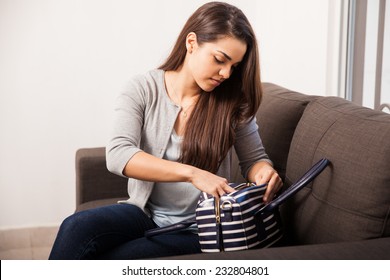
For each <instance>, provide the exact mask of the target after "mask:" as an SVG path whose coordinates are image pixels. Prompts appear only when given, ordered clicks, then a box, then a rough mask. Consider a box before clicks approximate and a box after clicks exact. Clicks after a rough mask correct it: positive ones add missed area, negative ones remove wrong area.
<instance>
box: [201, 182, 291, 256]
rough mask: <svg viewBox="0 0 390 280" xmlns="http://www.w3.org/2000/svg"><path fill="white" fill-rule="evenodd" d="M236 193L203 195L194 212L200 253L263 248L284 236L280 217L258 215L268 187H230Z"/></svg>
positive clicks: (268, 213) (253, 185) (276, 212)
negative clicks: (218, 196)
mask: <svg viewBox="0 0 390 280" xmlns="http://www.w3.org/2000/svg"><path fill="white" fill-rule="evenodd" d="M230 186H231V187H233V188H235V189H236V191H235V192H232V193H229V194H225V195H223V196H221V197H220V198H217V199H215V198H214V197H212V196H210V195H208V194H206V193H202V195H201V197H200V199H199V202H198V207H197V209H196V222H197V224H198V234H199V243H200V246H201V249H202V252H220V251H236V250H245V249H250V248H254V247H259V248H264V247H269V246H271V245H272V244H274V243H276V242H277V241H278V240H280V239H281V238H282V236H283V234H282V228H281V223H280V219H279V213H278V211H277V209H276V211H272V212H260V210H261V208H262V207H263V206H264V203H263V196H264V193H265V190H266V187H267V185H266V184H265V185H260V186H256V185H255V184H245V183H244V184H240V185H236V184H230Z"/></svg>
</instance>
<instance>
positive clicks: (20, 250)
mask: <svg viewBox="0 0 390 280" xmlns="http://www.w3.org/2000/svg"><path fill="white" fill-rule="evenodd" d="M57 231H58V227H38V228H23V229H10V230H0V259H1V260H47V258H48V257H49V253H50V250H51V247H52V245H53V242H54V239H55V237H56V235H57Z"/></svg>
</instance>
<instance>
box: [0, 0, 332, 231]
mask: <svg viewBox="0 0 390 280" xmlns="http://www.w3.org/2000/svg"><path fill="white" fill-rule="evenodd" d="M205 2H207V1H181V0H165V1H160V0H142V1H129V0H106V1H97V0H72V1H71V0H0V133H1V135H0V229H5V228H16V227H28V226H45V225H58V224H59V223H60V222H61V221H62V220H63V218H65V217H66V216H67V215H69V214H71V213H72V212H73V211H74V207H75V172H74V155H75V151H76V150H77V149H78V148H80V147H95V146H104V145H105V143H106V140H107V136H106V135H107V131H108V129H109V125H110V116H111V111H112V105H113V101H114V98H115V97H116V96H117V94H118V93H119V91H120V89H121V87H122V86H123V85H124V84H125V82H126V80H127V78H128V77H129V76H131V75H133V74H136V73H142V72H145V71H147V70H148V69H151V68H155V67H157V66H158V65H159V64H160V63H161V62H162V61H163V60H164V58H165V57H166V55H167V54H168V52H169V50H170V48H171V47H172V45H173V43H174V40H175V39H176V36H177V35H178V32H179V31H180V29H181V27H182V26H183V24H184V22H185V20H186V19H187V18H188V16H189V15H190V14H191V13H192V12H193V11H194V10H195V9H196V8H197V7H198V6H200V5H201V4H203V3H205ZM228 2H230V3H232V4H235V5H237V6H239V7H240V8H241V9H242V10H243V11H244V12H245V13H246V14H247V16H248V18H249V19H250V21H251V22H252V24H253V26H254V28H255V30H256V33H257V34H258V37H259V41H260V46H261V65H262V75H263V80H264V81H269V82H274V83H278V84H280V85H283V86H285V87H289V88H291V89H294V90H298V91H303V92H305V93H309V94H321V95H322V94H325V88H326V84H325V81H326V67H327V65H326V60H327V26H328V22H327V21H328V1H326V0H317V1H311V0H297V1H289V0H276V1H275V0H273V1H267V0H261V1H253V0H246V1H243V0H236V1H228Z"/></svg>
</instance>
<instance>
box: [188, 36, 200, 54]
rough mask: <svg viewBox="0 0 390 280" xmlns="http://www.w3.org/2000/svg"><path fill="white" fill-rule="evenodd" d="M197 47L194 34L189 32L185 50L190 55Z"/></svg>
mask: <svg viewBox="0 0 390 280" xmlns="http://www.w3.org/2000/svg"><path fill="white" fill-rule="evenodd" d="M197 46H198V40H197V38H196V34H195V32H190V33H188V35H187V38H186V48H187V52H189V53H192V52H193V51H194V49H196V48H197Z"/></svg>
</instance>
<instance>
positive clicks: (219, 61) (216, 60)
mask: <svg viewBox="0 0 390 280" xmlns="http://www.w3.org/2000/svg"><path fill="white" fill-rule="evenodd" d="M214 59H215V62H216V63H218V64H223V63H224V62H223V61H222V60H219V59H218V58H217V57H215V56H214Z"/></svg>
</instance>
